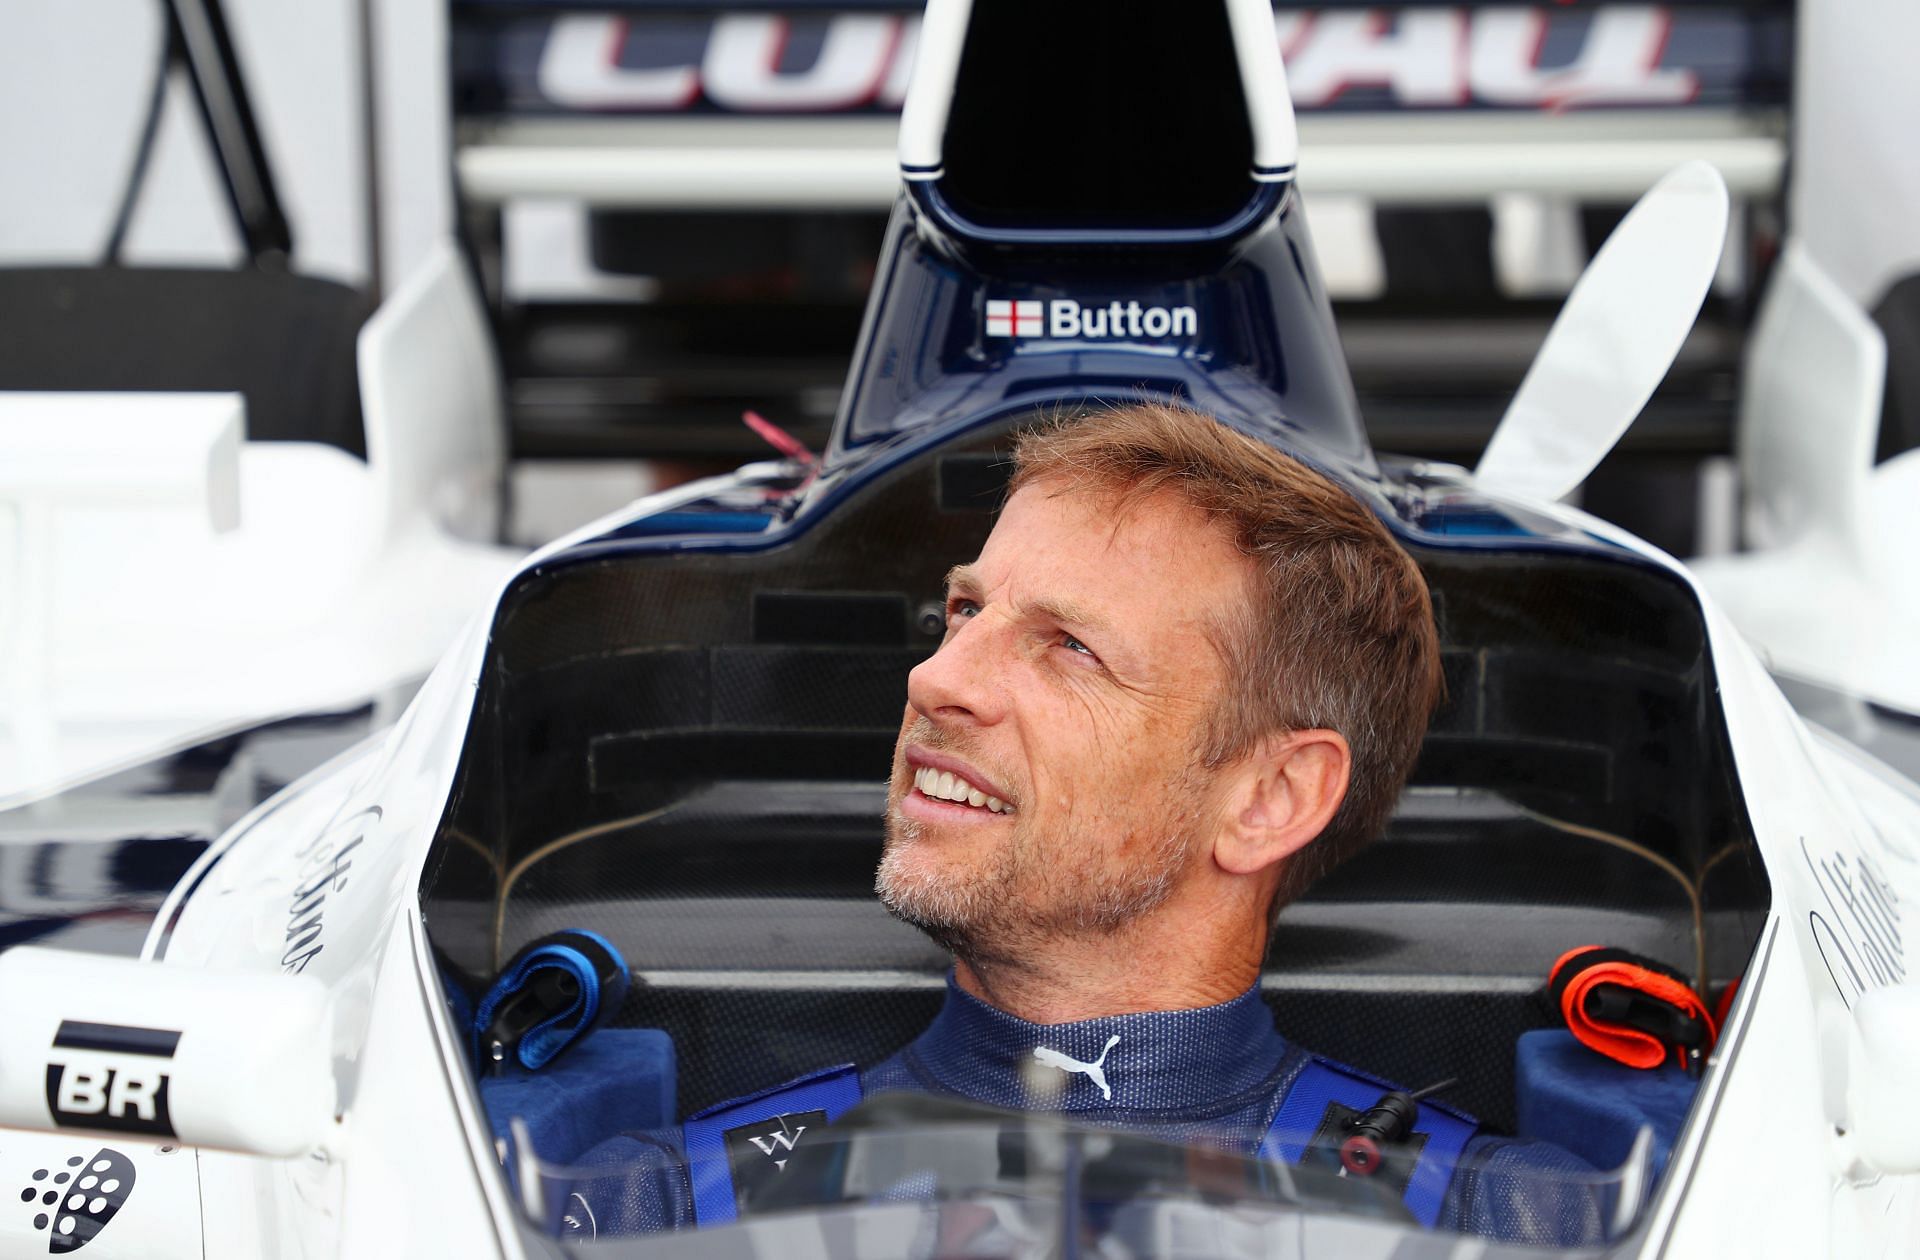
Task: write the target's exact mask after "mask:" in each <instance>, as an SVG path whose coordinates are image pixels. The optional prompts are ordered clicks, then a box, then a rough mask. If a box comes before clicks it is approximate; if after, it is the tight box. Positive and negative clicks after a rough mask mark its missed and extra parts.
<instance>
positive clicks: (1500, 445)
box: [1474, 161, 1727, 500]
mask: <svg viewBox="0 0 1920 1260" xmlns="http://www.w3.org/2000/svg"><path fill="white" fill-rule="evenodd" d="M1726 235H1727V185H1726V182H1725V181H1724V180H1722V179H1721V178H1720V172H1719V171H1717V170H1715V169H1714V168H1713V167H1712V166H1710V165H1708V164H1707V163H1705V162H1701V161H1692V162H1688V163H1686V164H1685V165H1684V166H1681V167H1679V168H1677V169H1676V170H1674V171H1672V172H1671V173H1669V174H1668V175H1667V176H1666V177H1665V178H1664V179H1662V180H1661V181H1660V182H1659V183H1657V184H1655V185H1654V186H1653V187H1652V188H1651V189H1650V190H1648V192H1647V194H1646V196H1644V197H1642V198H1641V199H1640V201H1639V203H1638V204H1637V205H1635V206H1634V208H1633V209H1632V210H1631V211H1630V212H1628V214H1627V217H1626V218H1624V219H1622V220H1621V221H1620V226H1619V227H1617V228H1615V229H1614V231H1613V235H1612V236H1609V237H1608V238H1607V243H1606V244H1605V245H1603V246H1601V248H1600V252H1599V253H1598V254H1597V255H1595V256H1594V259H1593V262H1592V263H1590V264H1589V265H1588V267H1587V269H1586V271H1585V272H1584V273H1583V274H1582V275H1581V277H1580V280H1579V282H1578V283H1576V284H1575V285H1574V286H1573V292H1572V293H1570V294H1568V295H1567V301H1566V305H1565V306H1563V307H1561V308H1560V315H1559V318H1557V319H1555V320H1554V322H1553V328H1552V329H1551V330H1549V331H1548V333H1547V340H1546V343H1545V344H1544V345H1542V346H1541V347H1540V354H1539V356H1538V357H1537V358H1535V359H1534V361H1533V366H1532V367H1530V368H1529V369H1527V377H1526V379H1525V380H1524V381H1522V382H1521V383H1520V390H1519V392H1518V393H1516V394H1515V395H1514V397H1513V402H1512V404H1511V405H1509V406H1508V408H1507V414H1506V415H1505V416H1503V417H1501V420H1500V427H1499V428H1497V429H1496V430H1494V434H1493V440H1492V441H1491V442H1489V443H1488V444H1487V453H1486V454H1485V455H1484V456H1482V457H1481V460H1480V467H1479V468H1477V469H1476V470H1475V471H1474V476H1475V478H1476V479H1477V480H1478V481H1479V483H1480V485H1481V486H1482V488H1484V489H1486V490H1488V491H1491V492H1493V493H1497V494H1503V495H1513V496H1518V497H1524V498H1534V499H1547V500H1552V499H1558V498H1560V497H1562V496H1563V495H1565V494H1567V493H1568V492H1569V491H1571V490H1572V489H1573V488H1574V487H1576V486H1578V485H1579V484H1580V483H1581V482H1582V481H1585V480H1586V478H1587V474H1588V473H1590V472H1592V471H1593V469H1594V466H1595V465H1596V464H1598V463H1599V462H1600V461H1601V459H1603V458H1604V457H1605V456H1606V454H1607V452H1608V451H1610V450H1612V449H1613V446H1614V443H1616V442H1618V441H1619V440H1620V435H1621V434H1623V433H1625V432H1626V431H1627V426H1628V425H1630V424H1632V423H1633V421H1634V417H1636V416H1638V415H1639V414H1640V410H1641V408H1643V407H1645V406H1646V405H1647V399H1648V398H1650V397H1652V396H1653V391H1654V389H1655V388H1656V387H1657V386H1658V385H1659V384H1660V382H1661V380H1663V379H1664V378H1665V377H1666V375H1667V369H1668V368H1670V367H1671V366H1673V360H1674V357H1675V356H1676V355H1678V354H1679V353H1680V346H1681V344H1682V343H1683V342H1685V341H1686V339H1687V332H1688V330H1690V329H1691V328H1692V327H1693V322H1694V320H1695V319H1696V318H1697V317H1698V316H1699V314H1700V303H1701V302H1703V301H1704V300H1705V299H1706V296H1707V290H1708V289H1709V288H1710V287H1711V286H1712V284H1713V277H1714V273H1715V272H1716V271H1717V270H1718V269H1719V266H1720V251H1721V248H1722V245H1723V244H1724V242H1725V240H1726Z"/></svg>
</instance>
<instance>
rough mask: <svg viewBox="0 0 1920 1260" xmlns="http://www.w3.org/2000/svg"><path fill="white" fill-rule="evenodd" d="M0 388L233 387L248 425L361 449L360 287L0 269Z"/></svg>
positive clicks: (138, 271) (264, 436)
mask: <svg viewBox="0 0 1920 1260" xmlns="http://www.w3.org/2000/svg"><path fill="white" fill-rule="evenodd" d="M0 311H4V312H5V313H6V326H5V335H4V336H0V389H9V390H13V389H22V390H31V389H39V390H155V391H204V392H209V393H227V392H238V393H240V394H243V395H245V396H246V401H247V434H246V435H247V437H248V438H249V439H252V440H255V441H261V440H265V441H281V442H324V443H326V444H327V445H329V446H337V447H339V448H340V449H341V450H343V451H346V452H348V453H349V454H352V455H358V456H361V457H362V458H365V456H366V453H367V437H366V431H365V427H364V426H363V425H362V423H361V418H360V376H359V369H358V366H357V363H356V355H355V346H356V341H357V339H358V337H359V334H360V326H361V325H362V324H363V323H365V322H366V319H367V316H368V314H370V313H371V307H370V304H369V303H368V301H367V299H366V297H365V296H364V295H362V294H361V293H359V292H358V291H357V290H354V289H351V288H348V287H347V286H346V285H343V284H336V283H334V282H333V281H331V280H321V279H318V278H316V277H313V276H302V275H294V274H291V273H287V272H280V273H271V272H262V271H253V270H245V271H202V270H189V269H185V268H171V267H34V268H8V269H0Z"/></svg>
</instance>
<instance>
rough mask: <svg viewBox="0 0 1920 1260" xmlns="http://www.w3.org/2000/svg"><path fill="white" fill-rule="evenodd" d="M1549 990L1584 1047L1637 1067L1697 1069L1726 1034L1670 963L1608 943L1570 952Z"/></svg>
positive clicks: (1551, 978)
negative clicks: (1671, 1063) (1668, 1065)
mask: <svg viewBox="0 0 1920 1260" xmlns="http://www.w3.org/2000/svg"><path fill="white" fill-rule="evenodd" d="M1547 985H1548V992H1549V993H1550V994H1551V996H1552V998H1553V1001H1554V1005H1555V1007H1556V1008H1557V1009H1558V1010H1559V1012H1560V1016H1561V1018H1562V1019H1564V1020H1566V1022H1567V1027H1568V1028H1570V1029H1571V1030H1572V1031H1573V1035H1574V1036H1575V1037H1576V1038H1578V1039H1579V1040H1580V1042H1581V1044H1583V1045H1585V1046H1586V1047H1587V1048H1589V1049H1591V1050H1594V1051H1596V1052H1597V1053H1600V1054H1604V1055H1606V1056H1607V1057H1608V1058H1610V1059H1613V1060H1615V1061H1617V1062H1620V1063H1624V1064H1626V1065H1628V1066H1629V1067H1636V1068H1647V1069H1651V1068H1657V1067H1659V1066H1660V1065H1661V1064H1662V1063H1664V1062H1666V1061H1667V1059H1668V1058H1669V1057H1673V1058H1674V1059H1675V1060H1676V1061H1677V1062H1678V1063H1679V1064H1680V1066H1682V1067H1684V1068H1688V1069H1692V1068H1694V1067H1696V1066H1697V1065H1698V1063H1699V1060H1700V1058H1701V1057H1703V1056H1705V1054H1706V1053H1707V1051H1709V1050H1711V1049H1712V1048H1713V1042H1714V1039H1715V1038H1716V1037H1717V1036H1718V1035H1719V1030H1718V1026H1717V1024H1716V1022H1715V1020H1714V1018H1713V1014H1712V1012H1710V1011H1709V1010H1708V1009H1707V1004H1706V1001H1705V1000H1704V999H1702V998H1701V996H1700V995H1699V994H1698V993H1696V992H1694V989H1693V986H1691V985H1689V984H1688V983H1687V982H1686V981H1685V980H1684V979H1683V978H1682V977H1681V976H1680V975H1679V974H1678V973H1677V972H1675V971H1673V969H1671V968H1669V967H1667V966H1665V965H1664V964H1662V963H1660V962H1658V961H1656V960H1654V959H1651V958H1646V957H1643V956H1641V955H1639V954H1634V953H1630V952H1628V951H1627V950H1624V949H1612V948H1609V947H1607V946H1602V945H1582V946H1580V947H1579V948H1577V949H1570V950H1568V951H1567V952H1566V953H1564V954H1562V955H1560V957H1559V958H1558V959H1556V960H1555V961H1554V964H1553V967H1552V969H1551V970H1550V971H1549V972H1548V973H1547Z"/></svg>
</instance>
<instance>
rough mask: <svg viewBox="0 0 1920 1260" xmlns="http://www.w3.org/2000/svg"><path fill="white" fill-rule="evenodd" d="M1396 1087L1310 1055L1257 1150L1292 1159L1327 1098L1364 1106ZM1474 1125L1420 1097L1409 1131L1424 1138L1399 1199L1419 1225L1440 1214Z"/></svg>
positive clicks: (1319, 1121)
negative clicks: (1414, 1119)
mask: <svg viewBox="0 0 1920 1260" xmlns="http://www.w3.org/2000/svg"><path fill="white" fill-rule="evenodd" d="M1397 1088H1399V1087H1398V1086H1396V1085H1393V1084H1391V1083H1389V1082H1387V1081H1383V1080H1381V1079H1380V1078H1379V1077H1376V1076H1372V1075H1370V1074H1368V1073H1366V1072H1362V1071H1359V1070H1358V1069H1356V1068H1350V1067H1348V1066H1347V1065H1346V1064H1344V1063H1335V1062H1334V1061H1333V1060H1331V1059H1322V1058H1320V1057H1318V1056H1315V1057H1314V1058H1313V1059H1312V1060H1310V1061H1309V1062H1308V1063H1307V1066H1306V1067H1305V1068H1304V1069H1303V1070H1302V1071H1301V1073H1300V1075H1299V1076H1298V1077H1296V1078H1294V1082H1293V1088H1292V1089H1289V1090H1288V1091H1287V1096H1286V1097H1285V1098H1284V1099H1282V1100H1281V1103H1280V1110H1279V1112H1278V1113H1277V1114H1276V1115H1275V1116H1274V1117H1273V1124H1272V1126H1271V1127H1269V1128H1268V1130H1267V1136H1266V1137H1265V1138H1263V1139H1262V1140H1261V1142H1260V1154H1261V1156H1262V1157H1264V1158H1266V1159H1275V1160H1281V1161H1283V1162H1285V1163H1288V1164H1297V1163H1299V1162H1300V1159H1301V1157H1302V1156H1303V1155H1305V1154H1306V1151H1307V1143H1308V1141H1309V1140H1310V1139H1311V1137H1312V1135H1313V1134H1314V1133H1316V1132H1317V1131H1318V1130H1319V1129H1320V1126H1321V1124H1322V1123H1323V1121H1324V1120H1325V1119H1326V1114H1327V1108H1328V1106H1329V1105H1330V1104H1334V1103H1338V1104H1340V1105H1341V1106H1342V1107H1348V1108H1351V1109H1353V1110H1354V1111H1365V1110H1366V1109H1367V1108H1369V1107H1371V1106H1373V1105H1374V1104H1375V1103H1377V1102H1379V1101H1380V1096H1381V1095H1382V1094H1384V1093H1386V1092H1387V1091H1388V1090H1391V1089H1397ZM1479 1127H1480V1126H1479V1124H1478V1123H1477V1122H1476V1121H1475V1120H1474V1119H1473V1118H1472V1117H1471V1116H1468V1115H1466V1114H1464V1113H1462V1112H1458V1111H1454V1110H1452V1109H1450V1108H1447V1107H1444V1106H1442V1105H1441V1104H1439V1103H1436V1102H1434V1101H1433V1100H1431V1099H1422V1100H1421V1102H1420V1119H1419V1121H1418V1122H1417V1123H1416V1124H1415V1125H1414V1126H1413V1133H1414V1135H1415V1136H1424V1137H1425V1138H1426V1142H1425V1143H1424V1144H1423V1145H1422V1146H1421V1147H1420V1157H1419V1162H1418V1163H1416V1164H1415V1165H1414V1167H1413V1173H1412V1175H1411V1176H1410V1177H1409V1178H1408V1179H1407V1191H1406V1194H1405V1195H1404V1196H1403V1199H1402V1201H1403V1202H1404V1203H1405V1204H1406V1205H1407V1210H1408V1211H1410V1212H1412V1213H1413V1215H1414V1219H1416V1220H1418V1221H1419V1222H1420V1223H1421V1224H1422V1225H1426V1226H1429V1227H1431V1226H1432V1225H1433V1224H1434V1223H1436V1222H1437V1221H1438V1220H1439V1219H1440V1209H1441V1207H1442V1205H1443V1204H1444V1203H1445V1202H1446V1197H1447V1187H1448V1185H1449V1184H1451V1183H1452V1181H1453V1170H1454V1168H1455V1167H1456V1166H1457V1165H1458V1164H1459V1162H1460V1154H1461V1152H1462V1151H1464V1150H1465V1149H1466V1145H1467V1140H1468V1139H1469V1138H1471V1137H1472V1136H1473V1135H1474V1133H1475V1132H1476V1131H1477V1130H1478V1129H1479Z"/></svg>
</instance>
